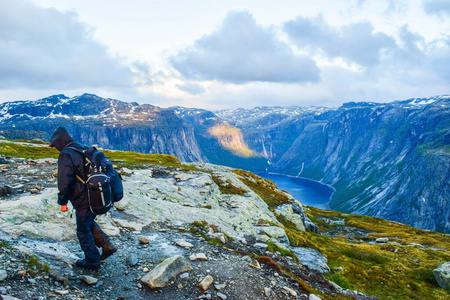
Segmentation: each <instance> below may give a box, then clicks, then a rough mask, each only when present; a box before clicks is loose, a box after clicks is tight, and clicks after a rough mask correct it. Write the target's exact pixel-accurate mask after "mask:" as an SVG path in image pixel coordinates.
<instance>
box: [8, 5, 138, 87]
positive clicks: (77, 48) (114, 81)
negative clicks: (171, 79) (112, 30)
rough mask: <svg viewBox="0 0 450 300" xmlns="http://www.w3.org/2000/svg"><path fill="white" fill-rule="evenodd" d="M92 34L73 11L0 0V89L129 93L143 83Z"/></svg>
mask: <svg viewBox="0 0 450 300" xmlns="http://www.w3.org/2000/svg"><path fill="white" fill-rule="evenodd" d="M92 33H93V28H90V27H89V26H87V25H86V24H83V23H81V22H80V21H79V20H78V16H77V15H76V14H75V13H73V12H66V13H62V12H59V11H57V10H55V9H51V8H50V9H44V8H40V7H38V6H36V5H34V4H32V3H31V2H29V1H23V0H19V1H8V0H0V57H1V60H0V89H11V88H33V89H53V88H58V89H76V88H80V87H82V88H84V89H89V88H104V87H108V86H109V87H111V86H114V87H119V88H129V87H132V86H133V84H134V82H135V81H136V80H140V79H142V78H143V77H142V74H140V72H133V71H132V70H131V69H130V68H129V67H128V66H127V65H126V63H125V59H123V58H118V57H113V56H112V55H110V54H109V52H108V49H107V48H106V46H104V45H102V44H100V43H99V42H97V41H95V40H94V38H93V37H92ZM144 75H145V74H144Z"/></svg>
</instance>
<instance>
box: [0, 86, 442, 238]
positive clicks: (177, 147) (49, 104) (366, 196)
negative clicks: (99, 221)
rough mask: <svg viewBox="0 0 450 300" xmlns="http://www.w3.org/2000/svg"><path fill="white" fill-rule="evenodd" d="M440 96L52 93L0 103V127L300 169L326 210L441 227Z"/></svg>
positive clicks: (192, 157) (254, 167) (252, 166)
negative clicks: (159, 101) (264, 99)
mask: <svg viewBox="0 0 450 300" xmlns="http://www.w3.org/2000/svg"><path fill="white" fill-rule="evenodd" d="M449 102H450V96H448V95H442V96H435V97H430V98H413V99H409V100H397V101H393V102H389V103H373V102H348V103H345V104H344V105H342V106H341V107H338V108H325V107H298V106H291V107H280V106H274V107H255V108H253V109H232V110H221V111H214V112H213V111H208V110H204V109H193V108H183V107H171V108H167V109H164V108H159V107H155V106H151V105H139V104H138V103H135V102H133V103H126V102H121V101H119V100H113V99H104V98H101V97H98V96H96V95H91V94H83V95H81V96H76V97H72V98H68V97H66V96H64V95H55V96H51V97H48V98H43V99H40V100H37V102H32V101H18V102H9V103H6V104H5V103H4V104H0V134H1V131H3V133H4V134H5V132H6V134H7V135H8V134H9V135H10V136H12V135H14V132H16V133H17V134H16V136H14V138H20V137H18V136H17V135H20V134H19V133H18V132H19V131H20V130H22V131H23V132H24V134H23V135H24V136H27V138H29V137H30V132H31V131H37V132H39V137H42V132H46V134H47V135H50V134H51V132H52V131H53V129H54V127H56V126H57V125H59V124H61V125H64V126H67V127H68V129H69V131H71V132H74V137H75V138H76V139H79V140H80V141H81V142H83V143H85V144H88V145H89V144H94V143H95V144H99V145H100V146H102V147H104V148H111V149H118V150H127V151H137V152H144V153H166V154H171V155H175V156H177V157H179V158H180V159H181V160H183V161H204V162H211V163H215V164H219V165H228V166H231V167H235V168H241V169H248V170H250V171H253V172H261V171H274V172H278V173H283V174H288V175H293V176H304V177H306V178H311V179H314V180H318V181H321V182H323V183H326V184H329V185H331V186H333V187H334V188H335V189H336V193H335V194H334V195H333V198H332V200H331V202H330V205H331V207H332V208H333V209H336V210H342V211H345V212H353V213H361V214H366V215H371V216H378V217H383V218H387V219H390V220H394V221H400V222H403V223H406V224H410V225H413V226H416V227H419V228H424V229H430V230H438V231H441V232H450V223H449V222H448V220H449V216H448V215H447V214H446V213H444V214H442V213H440V212H441V211H444V212H448V211H450V208H449V202H448V199H449V198H450V191H449V189H450V188H449V186H448V182H449V181H450V180H449V176H450V175H449V174H450V171H449V169H450V162H449V152H450V150H449V145H450V133H449V132H450V124H449V121H448V120H449V119H450V118H449V107H450V104H449ZM14 103H15V104H14ZM20 106H21V107H22V108H20ZM21 110H22V111H21ZM21 112H22V113H21ZM93 112H95V113H97V114H93ZM33 113H34V114H38V115H39V116H36V118H41V119H33V118H34V117H32V114H33ZM30 116H31V117H30ZM214 128H215V129H216V130H213V129H214ZM225 129H227V130H225ZM25 133H26V134H25Z"/></svg>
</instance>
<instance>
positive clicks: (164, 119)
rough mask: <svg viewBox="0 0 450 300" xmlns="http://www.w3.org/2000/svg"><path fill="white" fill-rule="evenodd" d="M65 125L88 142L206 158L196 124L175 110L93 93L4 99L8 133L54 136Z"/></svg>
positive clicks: (2, 119)
mask: <svg viewBox="0 0 450 300" xmlns="http://www.w3.org/2000/svg"><path fill="white" fill-rule="evenodd" d="M60 125H61V126H64V127H66V128H67V130H68V131H69V132H70V133H71V134H72V136H73V137H74V138H75V139H76V140H79V141H80V142H82V143H84V144H86V145H92V144H97V145H99V146H100V147H104V148H109V149H117V150H127V151H136V152H143V153H165V154H172V155H176V156H177V157H179V158H180V159H181V160H184V161H203V160H204V156H203V155H202V154H201V151H200V149H199V147H198V144H197V140H196V138H195V135H194V129H193V127H192V126H190V125H187V124H185V123H183V122H182V121H181V120H180V119H179V118H178V117H177V116H176V115H175V114H174V112H173V111H171V110H165V109H161V108H159V107H155V106H151V105H138V104H137V103H126V102H121V101H118V100H113V99H104V98H101V97H98V96H95V95H90V94H84V95H81V96H77V97H73V98H68V97H66V96H64V95H55V96H52V97H48V98H44V99H40V100H37V101H16V102H9V103H4V104H1V105H0V130H2V129H4V132H5V133H8V132H9V133H14V132H20V131H27V132H45V133H46V134H47V135H48V136H50V135H51V133H52V132H53V130H54V129H55V128H56V127H57V126H60ZM41 136H42V134H41ZM7 137H8V136H7Z"/></svg>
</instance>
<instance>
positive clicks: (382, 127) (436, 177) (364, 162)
mask: <svg viewBox="0 0 450 300" xmlns="http://www.w3.org/2000/svg"><path fill="white" fill-rule="evenodd" d="M427 101H428V102H424V101H422V102H420V101H418V100H414V101H404V102H396V103H391V104H367V103H360V104H356V103H352V104H347V105H344V106H343V107H341V108H340V109H338V110H337V111H335V112H333V113H331V114H329V115H328V117H327V118H322V117H320V118H316V119H315V120H314V121H313V122H311V123H309V124H307V126H305V128H304V130H303V131H302V132H301V134H300V135H299V136H298V138H297V139H296V140H295V142H294V143H293V145H292V147H290V149H289V150H288V151H287V152H286V153H285V154H284V156H283V157H282V159H280V160H279V161H278V162H277V164H276V165H275V166H274V170H276V171H278V172H282V173H287V174H291V175H300V176H304V177H309V178H313V179H316V180H320V181H323V182H325V183H328V184H331V185H333V186H334V187H335V188H336V192H335V193H334V195H333V197H332V200H331V202H330V205H331V208H333V209H335V210H340V211H344V212H352V213H358V214H364V215H370V216H377V217H383V218H386V219H390V220H395V221H400V222H403V223H406V224H409V225H412V226H415V227H419V228H424V229H430V230H437V231H441V232H450V223H449V219H450V203H449V199H450V188H449V182H450V180H449V179H450V170H449V168H450V148H449V144H450V132H449V129H450V123H449V122H450V100H449V98H448V97H440V98H436V99H427Z"/></svg>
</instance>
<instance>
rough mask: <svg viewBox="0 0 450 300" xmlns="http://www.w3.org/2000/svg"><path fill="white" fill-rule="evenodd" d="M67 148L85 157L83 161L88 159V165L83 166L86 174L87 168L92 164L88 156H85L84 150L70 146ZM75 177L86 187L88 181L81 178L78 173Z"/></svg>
mask: <svg viewBox="0 0 450 300" xmlns="http://www.w3.org/2000/svg"><path fill="white" fill-rule="evenodd" d="M66 148H67V149H72V150H75V151H76V152H78V153H80V154H81V155H83V160H84V159H86V161H87V163H86V164H84V165H83V167H84V172H86V166H87V165H88V164H92V162H91V161H90V160H89V159H88V158H87V157H86V155H85V150H82V149H80V148H77V147H74V146H70V145H68V146H67V147H66ZM75 177H76V178H77V179H78V180H79V181H80V182H81V183H82V184H84V185H86V181H85V180H83V179H82V178H81V176H80V175H78V174H77V173H76V172H75Z"/></svg>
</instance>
